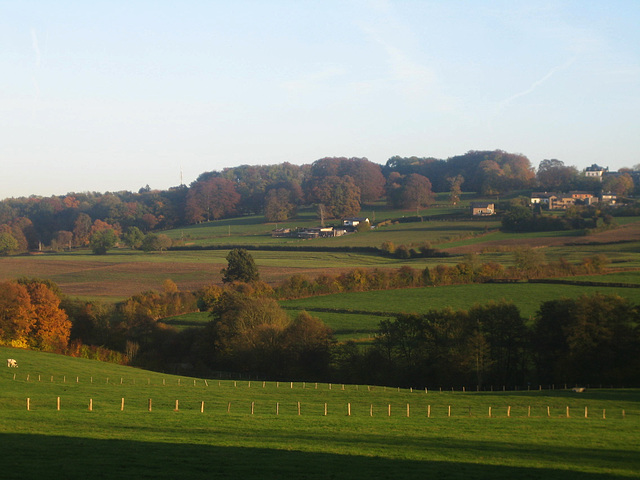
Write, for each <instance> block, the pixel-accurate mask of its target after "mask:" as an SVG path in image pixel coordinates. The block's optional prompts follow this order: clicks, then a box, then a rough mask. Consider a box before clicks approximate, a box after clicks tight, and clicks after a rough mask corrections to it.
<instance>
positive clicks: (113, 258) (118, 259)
mask: <svg viewBox="0 0 640 480" xmlns="http://www.w3.org/2000/svg"><path fill="white" fill-rule="evenodd" d="M638 240H640V222H636V223H632V224H629V225H626V226H623V227H620V228H618V229H615V230H610V231H605V232H600V233H596V234H594V235H588V236H582V237H576V236H566V237H562V236H557V237H541V238H526V237H523V238H522V239H510V240H501V241H487V242H484V243H474V244H473V245H467V246H460V247H452V248H450V249H445V251H447V252H449V253H451V254H457V255H460V254H465V253H470V252H482V251H487V250H489V251H490V250H492V249H499V248H504V247H516V246H525V245H528V246H531V247H551V246H563V245H575V244H594V243H602V244H610V243H612V242H625V241H638ZM157 260H158V259H157V258H156V259H153V258H152V257H150V261H144V260H141V257H136V258H135V260H133V261H132V259H131V257H127V256H126V255H123V256H118V255H117V254H115V255H107V256H105V257H102V258H95V257H93V256H79V258H78V259H75V258H69V257H65V258H62V257H58V256H54V255H51V256H49V255H26V256H15V257H5V258H0V281H1V280H13V279H16V278H19V277H37V278H46V279H51V280H53V281H54V282H56V283H57V284H58V285H59V286H60V288H61V289H62V291H63V292H64V293H65V294H67V295H70V296H74V297H83V298H103V299H104V300H105V301H115V300H120V299H124V298H127V297H129V296H131V295H134V294H136V293H140V292H143V291H146V290H160V289H161V288H162V283H163V281H164V280H166V279H167V278H170V279H171V280H173V281H174V282H176V284H177V285H178V287H179V288H180V289H181V290H197V289H198V288H200V287H202V286H203V285H207V284H210V283H220V282H221V275H220V270H221V269H222V268H224V267H226V262H225V261H224V260H222V259H219V260H222V261H221V262H219V260H216V259H209V260H204V259H202V260H201V261H198V260H194V261H157ZM181 260H183V259H181ZM187 260H189V259H187ZM216 262H219V263H216ZM379 267H381V268H385V267H384V266H383V265H379ZM352 268H353V267H347V266H345V267H342V268H338V267H333V268H327V267H326V266H324V265H321V264H318V265H317V266H315V265H312V266H305V267H302V266H297V267H296V266H294V265H291V264H289V265H287V266H283V267H280V266H260V275H261V279H262V280H264V281H266V282H268V283H271V284H274V283H277V282H279V281H281V280H283V279H285V278H287V277H289V276H291V275H293V274H294V273H298V274H306V275H309V276H311V277H314V276H316V275H318V274H320V273H328V274H339V273H341V272H344V271H348V270H351V269H352ZM388 268H396V267H395V266H394V265H389V267H388Z"/></svg>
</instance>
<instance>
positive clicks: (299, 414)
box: [298, 402, 300, 415]
mask: <svg viewBox="0 0 640 480" xmlns="http://www.w3.org/2000/svg"><path fill="white" fill-rule="evenodd" d="M298 415H300V402H298Z"/></svg>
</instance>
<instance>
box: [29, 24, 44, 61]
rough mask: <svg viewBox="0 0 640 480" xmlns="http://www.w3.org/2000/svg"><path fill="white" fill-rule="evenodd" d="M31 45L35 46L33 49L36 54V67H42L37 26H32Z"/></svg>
mask: <svg viewBox="0 0 640 480" xmlns="http://www.w3.org/2000/svg"><path fill="white" fill-rule="evenodd" d="M31 45H32V46H33V51H34V53H35V55H36V67H40V63H41V59H42V57H41V55H40V46H39V45H38V34H37V33H36V29H35V28H33V27H32V28H31Z"/></svg>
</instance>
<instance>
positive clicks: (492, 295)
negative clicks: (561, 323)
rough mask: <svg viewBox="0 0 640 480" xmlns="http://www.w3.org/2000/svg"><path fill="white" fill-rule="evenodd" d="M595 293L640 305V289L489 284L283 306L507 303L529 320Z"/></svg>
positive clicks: (402, 309) (411, 309)
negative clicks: (548, 306) (556, 304)
mask: <svg viewBox="0 0 640 480" xmlns="http://www.w3.org/2000/svg"><path fill="white" fill-rule="evenodd" d="M595 292H598V293H602V294H607V295H620V296H621V297H624V298H628V299H629V300H631V301H632V302H634V303H636V304H638V303H640V288H623V287H587V286H576V285H558V284H537V283H510V284H489V283H485V284H470V285H451V286H442V287H423V288H408V289H401V290H380V291H371V292H353V293H342V294H335V295H325V296H319V297H310V298H302V299H296V300H287V301H284V302H282V305H283V306H284V307H285V308H287V309H301V310H302V309H304V310H307V311H317V310H327V311H345V312H347V314H348V311H349V310H352V311H354V312H356V313H359V314H362V313H363V312H387V313H389V314H391V315H392V314H394V313H425V312H427V311H429V310H434V309H435V310H440V309H443V308H446V307H451V308H453V309H454V310H467V309H469V308H471V307H472V306H474V305H475V304H483V303H487V302H489V301H496V302H497V301H501V300H506V301H510V302H513V303H514V304H515V305H516V306H517V307H518V308H519V309H520V313H521V314H522V316H523V317H525V318H529V317H531V316H533V315H534V314H535V312H536V310H537V309H538V307H539V306H540V304H541V303H542V302H544V301H547V300H555V299H559V298H562V297H567V298H576V297H578V296H580V295H582V294H589V293H595ZM378 321H379V320H378Z"/></svg>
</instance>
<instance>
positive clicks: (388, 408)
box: [387, 404, 391, 417]
mask: <svg viewBox="0 0 640 480" xmlns="http://www.w3.org/2000/svg"><path fill="white" fill-rule="evenodd" d="M387 416H388V417H390V416H391V404H389V405H387Z"/></svg>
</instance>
